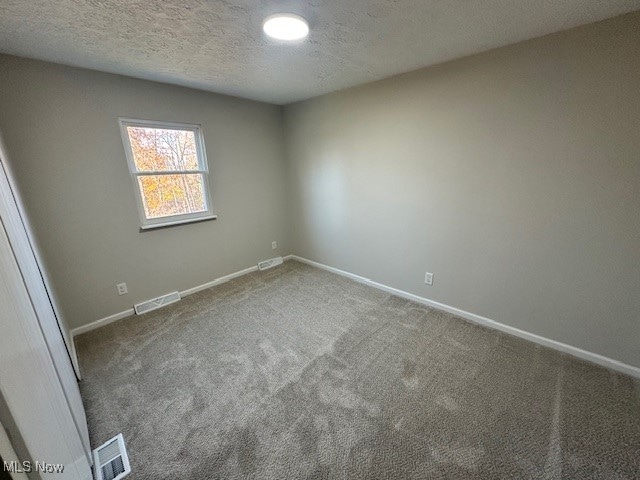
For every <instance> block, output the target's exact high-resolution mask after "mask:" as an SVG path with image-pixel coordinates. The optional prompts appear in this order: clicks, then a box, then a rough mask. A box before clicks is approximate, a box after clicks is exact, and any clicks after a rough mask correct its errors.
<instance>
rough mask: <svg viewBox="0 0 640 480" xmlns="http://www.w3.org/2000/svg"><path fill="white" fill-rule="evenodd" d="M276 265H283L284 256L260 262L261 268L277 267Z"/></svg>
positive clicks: (259, 266)
mask: <svg viewBox="0 0 640 480" xmlns="http://www.w3.org/2000/svg"><path fill="white" fill-rule="evenodd" d="M276 265H282V257H276V258H270V259H269V260H265V261H263V262H260V263H259V264H258V268H259V269H260V270H266V269H267V268H271V267H275V266H276Z"/></svg>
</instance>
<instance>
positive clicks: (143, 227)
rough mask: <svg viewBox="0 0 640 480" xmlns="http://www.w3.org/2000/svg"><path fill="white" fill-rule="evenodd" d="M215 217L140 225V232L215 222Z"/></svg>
mask: <svg viewBox="0 0 640 480" xmlns="http://www.w3.org/2000/svg"><path fill="white" fill-rule="evenodd" d="M217 218H218V216H217V215H208V216H206V217H194V218H185V219H183V220H173V221H171V222H164V223H152V224H149V225H141V226H140V230H144V231H146V230H153V229H154V228H164V227H172V226H173V225H184V224H185V223H198V222H206V221H207V220H215V219H217Z"/></svg>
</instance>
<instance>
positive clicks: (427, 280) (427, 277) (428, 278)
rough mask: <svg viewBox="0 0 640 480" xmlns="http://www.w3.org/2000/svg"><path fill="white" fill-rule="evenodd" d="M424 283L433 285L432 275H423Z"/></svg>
mask: <svg viewBox="0 0 640 480" xmlns="http://www.w3.org/2000/svg"><path fill="white" fill-rule="evenodd" d="M424 283H426V284H427V285H433V273H429V272H427V273H425V274H424Z"/></svg>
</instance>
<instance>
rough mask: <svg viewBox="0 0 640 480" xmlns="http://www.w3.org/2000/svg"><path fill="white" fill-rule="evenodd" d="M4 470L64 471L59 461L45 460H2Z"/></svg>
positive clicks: (26, 471) (18, 471)
mask: <svg viewBox="0 0 640 480" xmlns="http://www.w3.org/2000/svg"><path fill="white" fill-rule="evenodd" d="M4 471H5V472H9V473H31V472H42V473H62V472H64V465H62V464H61V463H47V462H35V463H32V462H29V461H25V462H4Z"/></svg>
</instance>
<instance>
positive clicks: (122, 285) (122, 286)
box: [116, 283, 129, 295]
mask: <svg viewBox="0 0 640 480" xmlns="http://www.w3.org/2000/svg"><path fill="white" fill-rule="evenodd" d="M116 288H117V289H118V295H126V294H127V293H129V290H127V284H126V283H119V284H117V285H116Z"/></svg>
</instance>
